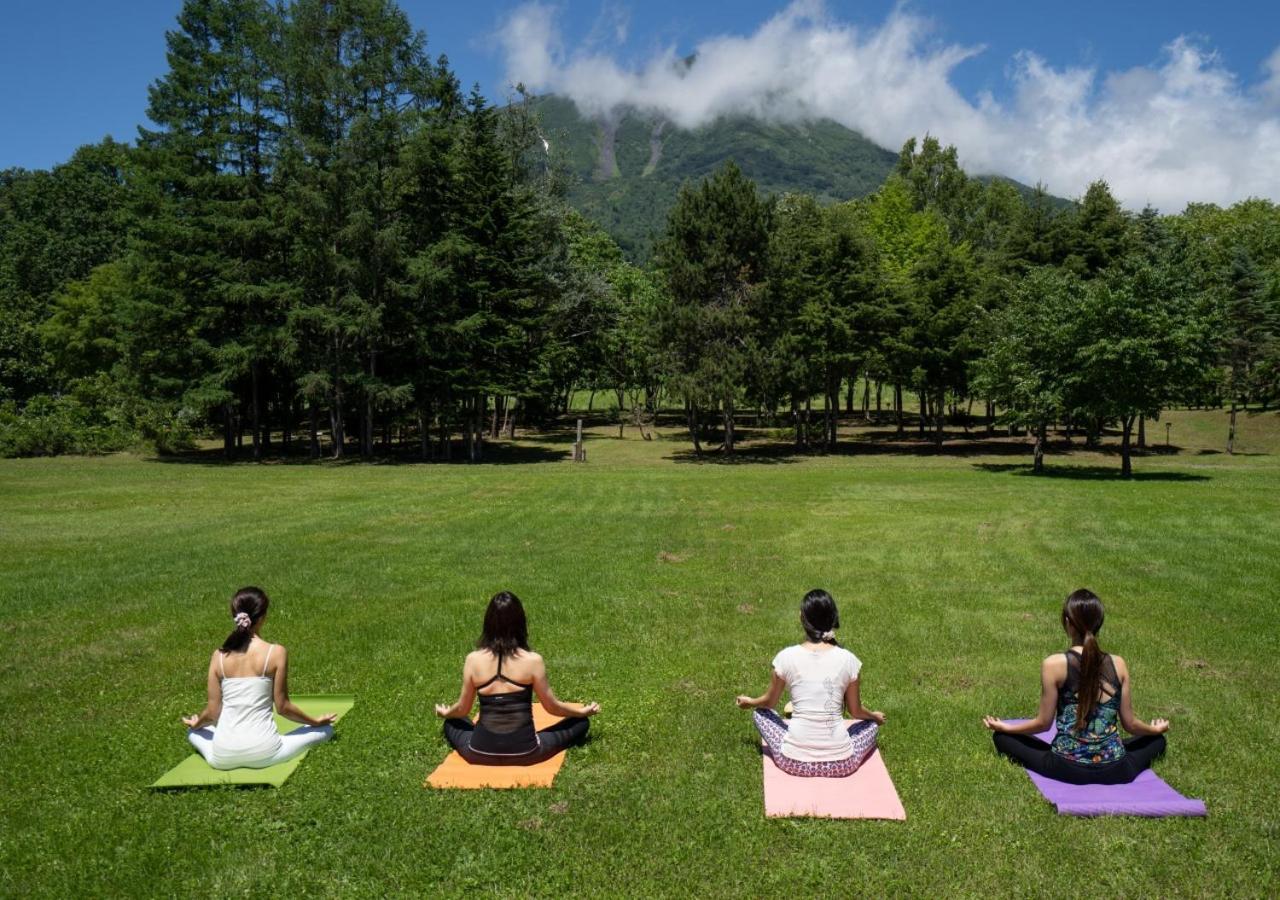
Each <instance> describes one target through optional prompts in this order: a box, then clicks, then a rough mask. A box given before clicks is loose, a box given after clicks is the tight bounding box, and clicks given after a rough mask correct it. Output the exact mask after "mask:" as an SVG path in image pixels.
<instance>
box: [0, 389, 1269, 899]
mask: <svg viewBox="0 0 1280 900" xmlns="http://www.w3.org/2000/svg"><path fill="white" fill-rule="evenodd" d="M1173 421H1174V428H1173V430H1172V435H1173V442H1174V444H1181V449H1180V452H1177V453H1169V454H1158V455H1152V456H1150V457H1145V458H1142V459H1139V460H1137V462H1136V470H1137V472H1138V473H1139V475H1140V477H1139V478H1138V479H1136V480H1134V481H1132V482H1127V483H1126V482H1122V481H1120V480H1118V479H1117V478H1115V477H1114V475H1115V471H1116V469H1118V460H1117V459H1116V458H1115V456H1114V455H1113V454H1110V453H1099V454H1085V453H1082V452H1075V453H1071V454H1066V453H1064V452H1055V453H1054V454H1053V455H1051V457H1050V459H1049V463H1050V465H1051V466H1052V467H1053V468H1054V470H1055V472H1056V473H1058V474H1059V475H1067V476H1072V477H1048V478H1034V477H1028V476H1027V475H1025V471H1026V470H1025V468H1024V464H1025V463H1028V462H1029V456H1027V455H1026V449H1025V448H1022V447H1017V448H1009V447H1002V446H999V445H992V446H988V447H985V448H984V447H979V446H970V445H967V444H964V443H962V442H958V443H956V444H954V445H951V446H950V447H949V448H948V450H947V452H944V453H943V454H940V455H935V454H933V453H932V452H923V453H911V452H903V450H902V448H898V449H892V448H887V447H885V446H884V442H883V441H875V440H872V439H871V438H870V436H869V435H861V438H862V439H861V441H860V442H859V443H858V444H857V445H855V446H856V447H857V448H858V449H857V450H851V451H850V452H849V453H845V454H840V455H834V456H827V457H819V456H815V457H800V456H792V455H789V454H786V453H780V452H765V451H759V452H756V453H754V454H750V453H749V454H746V455H745V457H744V459H743V460H742V461H741V462H740V463H739V464H735V465H723V464H716V463H690V462H686V461H685V460H687V457H686V456H685V455H684V453H683V451H684V450H685V447H686V445H685V444H684V443H683V442H682V441H681V440H680V435H679V434H678V433H675V432H672V433H671V434H669V435H667V436H665V437H663V438H661V439H659V440H656V441H652V442H644V441H640V440H638V439H635V437H636V436H635V435H634V434H633V433H632V432H631V431H628V439H626V440H621V441H619V440H616V439H614V438H612V437H609V436H608V435H612V434H614V433H615V432H614V430H613V429H611V428H607V427H603V426H602V427H601V429H600V431H599V435H598V436H597V437H595V438H594V439H593V440H592V442H591V444H590V462H589V463H588V464H587V465H585V466H575V465H574V464H572V463H569V462H565V461H562V460H563V459H564V454H566V453H567V444H566V443H565V440H564V436H563V435H555V436H550V437H548V438H546V439H543V440H537V441H535V440H528V441H521V442H520V446H519V447H518V448H514V449H508V450H507V451H505V453H504V452H499V453H497V454H495V457H496V458H498V459H503V458H506V459H536V460H551V461H535V462H512V463H510V464H505V465H504V464H488V465H480V466H466V465H462V464H456V465H447V466H445V465H438V466H415V465H351V464H348V465H329V464H325V465H319V466H311V465H263V466H254V465H251V464H245V465H236V466H222V465H210V464H204V463H202V462H198V461H197V462H185V463H184V462H169V463H165V462H157V461H153V460H148V459H142V458H138V457H131V456H114V457H107V458H100V459H52V460H17V461H8V462H4V463H0V511H2V512H3V516H2V518H0V585H3V587H0V651H2V652H0V733H2V734H3V737H2V738H0V769H2V770H3V772H4V773H5V780H6V785H7V790H6V791H5V792H4V794H3V797H2V799H0V813H2V815H3V821H4V826H5V827H4V828H3V832H2V833H0V863H2V864H3V866H4V869H5V872H6V875H7V879H8V884H9V885H10V887H9V888H8V889H6V893H10V892H11V893H14V894H28V893H34V894H44V895H65V894H70V893H73V892H74V893H90V894H105V893H126V894H134V893H149V894H195V893H200V894H209V895H219V894H226V893H231V892H234V893H253V894H262V893H268V892H270V893H272V894H287V893H293V892H309V893H360V894H375V893H377V894H381V893H384V892H387V891H403V892H415V893H433V894H435V893H443V894H455V893H459V894H460V893H465V892H473V891H476V890H480V891H485V892H494V893H499V894H504V895H512V894H549V893H553V892H560V891H579V892H582V893H591V894H616V893H623V892H626V893H638V894H673V895H691V894H710V895H714V896H722V895H735V894H736V895H760V894H768V893H783V892H786V893H799V892H812V893H815V894H818V893H820V894H848V893H897V892H911V893H930V894H942V895H948V894H956V893H965V894H969V893H973V894H976V893H990V892H996V893H1000V894H1009V893H1013V894H1050V895H1059V894H1062V893H1065V892H1068V891H1073V890H1076V889H1078V886H1080V885H1082V884H1083V885H1087V890H1089V891H1090V892H1096V893H1107V894H1112V893H1122V892H1123V893H1136V894H1145V895H1153V894H1161V895H1167V894H1185V895H1204V894H1222V895H1225V894H1242V895H1261V894H1267V893H1270V892H1272V891H1273V890H1274V885H1275V884H1276V879H1277V859H1278V858H1280V852H1278V851H1280V846H1278V838H1280V835H1278V834H1277V823H1278V821H1280V820H1278V817H1277V800H1276V792H1275V791H1274V789H1273V785H1274V773H1275V769H1276V766H1277V762H1278V761H1280V751H1278V750H1277V749H1276V748H1277V747H1280V725H1277V722H1276V720H1275V718H1274V716H1273V715H1271V713H1272V711H1273V710H1274V706H1275V703H1274V698H1275V696H1276V695H1277V693H1278V692H1280V674H1278V673H1277V668H1276V665H1275V660H1276V658H1277V653H1278V651H1280V646H1278V644H1280V637H1278V636H1280V613H1278V612H1277V606H1276V595H1275V585H1276V584H1277V582H1278V581H1280V528H1278V527H1277V522H1280V491H1278V490H1277V488H1278V487H1280V419H1277V417H1276V416H1275V414H1270V415H1258V416H1254V417H1251V418H1250V419H1249V420H1248V422H1247V423H1246V424H1245V426H1244V428H1243V434H1242V438H1241V446H1242V449H1244V450H1245V451H1247V452H1248V453H1249V454H1252V455H1240V456H1236V457H1227V456H1225V455H1223V454H1219V453H1217V452H1214V451H1216V450H1218V449H1220V448H1221V445H1222V443H1223V442H1224V441H1225V433H1226V429H1225V417H1224V416H1223V415H1222V414H1220V413H1180V414H1174V418H1173ZM1158 437H1159V438H1161V439H1162V438H1163V437H1164V434H1163V427H1162V426H1160V427H1159V434H1158ZM1151 438H1152V440H1153V441H1154V440H1155V439H1156V438H1157V434H1156V429H1155V428H1153V429H1152V434H1151ZM908 449H909V448H908ZM1015 451H1016V454H1017V455H1014V453H1015ZM242 583H259V584H261V585H262V586H263V587H265V588H266V589H267V590H268V591H269V592H270V593H271V595H272V597H273V600H274V606H273V608H272V616H271V620H270V623H269V626H268V629H267V632H268V637H271V638H273V639H275V640H279V641H281V642H284V643H286V644H287V645H288V646H289V648H290V651H291V656H292V658H293V660H294V678H293V687H294V690H295V691H297V692H326V691H331V692H354V693H356V694H357V695H358V705H357V707H356V709H355V710H354V711H353V712H352V713H351V714H350V716H349V717H348V718H347V719H346V720H344V722H343V723H342V726H341V728H340V738H339V740H338V741H337V742H335V743H334V744H332V745H330V746H326V747H323V748H321V749H320V750H318V751H317V752H315V753H314V754H313V755H312V756H311V758H310V759H308V760H307V761H306V762H305V763H304V764H303V766H302V767H301V768H300V769H299V771H298V772H297V774H296V775H295V776H294V777H293V778H292V780H290V781H289V783H288V784H286V785H285V786H284V787H283V788H282V789H280V790H278V791H271V790H261V791H255V790H250V791H243V790H234V789H229V790H214V791H205V792H193V793H179V794H171V795H161V796H153V795H151V794H148V793H146V792H145V791H144V790H143V787H144V785H146V784H147V783H148V782H149V781H151V780H152V779H153V778H155V777H156V776H157V775H159V774H160V773H161V772H162V771H164V769H166V768H167V767H168V766H170V765H172V764H173V763H175V762H176V761H178V760H179V759H180V758H181V757H182V756H183V755H184V754H185V753H186V752H187V751H186V743H185V741H184V740H183V734H182V728H181V725H180V724H179V722H178V717H179V715H180V714H182V713H188V712H192V711H194V710H196V709H197V708H198V707H199V705H200V703H201V700H202V694H201V691H202V683H201V677H202V673H203V667H204V665H205V661H206V660H207V657H208V653H209V651H210V650H211V649H212V647H213V646H215V645H216V643H217V642H218V641H219V640H220V639H221V638H222V636H223V634H224V632H225V631H226V629H227V627H228V626H227V622H228V620H227V614H226V612H225V606H224V603H225V598H226V597H227V596H228V595H229V594H230V592H231V591H232V589H234V588H235V587H237V586H239V585H240V584H242ZM819 585H820V586H823V587H826V588H828V589H829V590H831V591H832V592H833V593H834V594H835V596H836V598H837V599H838V600H839V601H840V603H841V609H842V612H843V614H844V620H845V627H844V629H843V630H842V634H841V636H842V639H843V640H844V641H845V642H846V643H847V644H848V645H849V646H850V647H851V648H852V649H853V650H854V651H855V652H856V653H857V654H858V655H859V656H860V657H861V658H862V659H863V661H864V664H865V670H864V671H865V676H864V677H865V687H864V696H865V697H866V698H867V701H868V703H869V704H871V705H873V707H874V708H880V709H883V710H885V711H886V712H887V713H888V715H889V723H888V725H887V726H886V728H885V729H884V730H883V732H882V735H883V738H882V748H883V752H884V756H885V760H886V762H887V764H888V767H889V770H890V772H891V773H892V775H893V777H894V779H895V781H896V783H897V786H898V789H899V791H900V793H901V795H902V798H903V801H904V803H905V805H906V808H907V814H908V820H907V821H906V822H905V823H887V822H886V823H876V822H856V823H848V822H822V821H781V822H775V821H766V820H765V819H764V818H763V814H762V801H761V793H760V762H759V759H758V758H757V756H756V754H755V751H754V749H753V744H754V740H753V731H752V728H751V725H750V721H749V717H748V715H747V714H746V713H743V712H741V711H739V710H737V709H735V708H734V707H733V703H732V698H733V695H734V694H735V693H736V692H739V691H748V690H749V691H755V690H758V689H760V688H761V687H762V686H763V683H764V679H765V678H766V673H767V666H768V661H769V659H770V658H771V656H772V654H773V653H774V652H776V650H777V649H779V648H780V647H782V646H783V645H785V644H787V643H790V642H793V641H794V640H796V638H797V634H798V632H797V629H796V627H795V617H796V607H797V604H798V601H799V598H800V596H801V595H802V594H803V592H804V591H805V590H806V589H807V588H810V587H813V586H819ZM1079 585H1088V586H1089V587H1092V588H1093V589H1095V590H1097V591H1098V592H1099V593H1100V594H1101V595H1102V596H1103V598H1104V599H1105V600H1106V601H1107V603H1108V613H1109V615H1108V624H1107V628H1106V630H1105V631H1104V633H1103V637H1104V646H1105V647H1107V648H1109V649H1111V650H1114V651H1115V652H1117V653H1121V654H1123V655H1124V656H1126V657H1127V658H1128V660H1129V663H1130V667H1131V669H1132V670H1133V672H1134V677H1135V680H1136V688H1137V692H1136V700H1137V707H1138V712H1139V714H1140V715H1143V716H1146V717H1151V716H1156V715H1162V716H1168V717H1170V718H1171V719H1172V720H1173V729H1172V731H1171V733H1170V741H1171V748H1172V749H1171V752H1170V754H1169V756H1168V757H1167V758H1166V759H1165V760H1163V761H1162V762H1161V763H1159V764H1158V770H1159V771H1160V773H1161V774H1162V775H1164V776H1165V777H1166V778H1167V779H1169V780H1170V781H1171V782H1172V783H1173V784H1174V785H1175V786H1177V787H1179V788H1180V789H1182V790H1183V791H1185V792H1187V793H1191V794H1193V795H1196V796H1201V797H1204V798H1205V799H1206V800H1207V802H1208V804H1209V810H1210V817H1209V818H1208V819H1207V820H1205V821H1186V820H1181V821H1179V820H1167V821H1155V822H1152V821H1136V820H1135V821H1131V820H1114V821H1088V820H1081V821H1075V820H1069V819H1065V818H1059V817H1057V816H1055V815H1054V814H1053V813H1052V812H1051V810H1050V808H1049V807H1047V805H1045V804H1044V803H1043V802H1042V801H1041V800H1040V798H1039V797H1038V795H1037V794H1036V793H1035V792H1034V790H1033V789H1032V787H1031V785H1030V784H1029V783H1028V781H1027V779H1026V776H1025V775H1024V774H1023V773H1022V772H1021V771H1019V770H1017V769H1016V768H1014V767H1012V766H1010V765H1008V764H1006V763H1003V762H1001V761H1000V760H999V759H997V758H996V757H995V756H994V755H993V753H992V752H991V750H990V742H989V738H988V736H987V734H986V733H985V732H984V731H983V730H982V729H981V726H980V717H981V716H982V714H984V713H987V712H992V713H997V714H1003V715H1015V714H1019V713H1023V714H1026V713H1029V712H1030V711H1031V709H1032V708H1033V703H1034V700H1035V692H1036V673H1037V663H1038V660H1039V659H1040V658H1041V657H1042V656H1044V655H1045V654H1047V653H1049V652H1052V651H1055V650H1057V649H1060V648H1061V646H1062V635H1061V632H1060V630H1059V629H1058V627H1057V624H1056V614H1057V610H1058V607H1059V604H1060V602H1061V598H1062V596H1063V595H1064V594H1065V593H1066V592H1067V591H1069V590H1070V589H1071V588H1074V587H1077V586H1079ZM499 588H510V589H512V590H514V591H516V592H517V593H518V594H519V595H520V596H521V597H522V598H524V599H525V601H526V604H527V605H528V607H529V609H530V614H531V624H532V639H533V642H534V645H535V647H537V648H538V649H540V650H541V651H543V652H544V654H546V656H547V658H548V660H549V662H550V666H551V673H552V680H553V683H554V684H555V685H556V687H557V689H558V690H559V692H560V693H561V694H562V695H563V696H567V697H575V698H581V699H593V700H599V701H600V702H601V703H602V704H603V706H604V712H603V714H602V715H601V716H600V717H599V718H598V719H596V720H595V723H594V726H593V735H594V736H593V740H592V741H591V742H590V743H589V745H588V746H586V747H584V748H581V749H578V750H574V751H572V756H571V757H570V759H569V760H568V762H567V764H566V766H565V768H564V770H563V771H562V773H561V775H560V777H559V780H558V782H557V786H556V788H555V789H554V790H552V791H550V792H533V791H520V792H512V793H490V792H477V793H433V792H430V791H426V790H423V789H422V788H421V783H422V780H423V778H424V777H425V776H426V773H427V772H428V771H429V769H430V768H431V767H432V766H434V765H435V764H436V763H437V762H439V761H440V760H441V759H442V758H443V757H444V755H445V745H444V743H443V740H442V739H441V737H440V734H439V726H438V724H437V721H436V720H435V719H434V717H433V716H432V714H431V705H432V703H434V702H436V701H439V700H448V699H452V697H453V696H454V692H455V691H456V689H457V679H458V673H459V671H460V666H461V660H462V656H463V654H464V653H465V652H466V651H467V649H468V648H469V646H470V644H471V642H472V641H473V640H474V638H475V635H476V633H477V631H478V625H479V618H480V613H481V610H482V608H483V602H484V600H485V599H486V598H487V597H488V596H489V594H491V593H492V592H493V591H495V590H497V589H499ZM1084 860H1090V861H1092V862H1091V863H1089V864H1088V866H1087V867H1086V866H1085V864H1084V863H1083V861H1084Z"/></svg>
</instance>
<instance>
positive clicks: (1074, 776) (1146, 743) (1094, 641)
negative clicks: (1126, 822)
mask: <svg viewBox="0 0 1280 900" xmlns="http://www.w3.org/2000/svg"><path fill="white" fill-rule="evenodd" d="M1062 627H1063V629H1064V630H1065V631H1066V632H1067V638H1068V639H1069V640H1070V642H1071V647H1070V649H1068V650H1067V652H1066V653H1055V654H1054V655H1053V656H1050V657H1049V658H1048V659H1046V660H1045V661H1044V662H1043V663H1042V664H1041V666H1040V711H1039V712H1038V713H1037V714H1036V717H1035V718H1034V719H1031V720H1030V721H1028V722H1022V723H1020V724H1016V725H1015V724H1012V723H1009V722H1005V721H1002V720H1000V719H997V718H995V717H993V716H987V717H986V718H984V719H983V720H982V722H983V724H984V725H986V726H987V727H988V728H990V729H991V730H992V731H994V732H995V734H994V735H993V738H994V740H995V744H996V750H997V751H999V752H1000V753H1003V754H1004V755H1005V756H1008V757H1009V758H1010V759H1012V760H1014V761H1016V762H1019V763H1021V764H1022V765H1024V766H1026V767H1027V768H1028V769H1030V770H1031V771H1033V772H1036V773H1038V774H1040V775H1043V776H1045V777H1046V778H1052V779H1054V780H1055V781H1065V782H1068V783H1070V784H1124V783H1127V782H1130V781H1133V779H1135V778H1137V777H1138V774H1139V773H1140V772H1142V770H1143V769H1145V768H1147V767H1148V766H1150V765H1151V763H1152V761H1153V760H1155V759H1156V757H1158V756H1160V754H1162V753H1164V749H1165V738H1164V733H1165V732H1166V731H1168V730H1169V723H1168V722H1167V721H1165V720H1164V719H1156V720H1154V721H1153V722H1151V723H1147V722H1143V721H1142V720H1141V719H1139V718H1136V717H1135V716H1134V714H1133V696H1132V694H1133V687H1132V683H1131V681H1130V679H1129V667H1128V666H1126V665H1125V662H1124V660H1123V659H1121V658H1120V657H1118V656H1112V655H1111V654H1109V653H1103V652H1102V650H1101V648H1100V647H1099V646H1098V632H1099V631H1100V630H1102V601H1101V600H1099V599H1098V597H1097V595H1095V594H1094V593H1093V592H1092V591H1087V590H1083V589H1081V590H1078V591H1076V592H1074V593H1073V594H1071V596H1069V597H1067V600H1066V603H1064V604H1063V606H1062ZM1051 722H1052V723H1054V724H1055V726H1056V728H1057V733H1056V734H1055V735H1054V738H1053V743H1052V744H1047V743H1045V742H1044V741H1042V740H1040V739H1039V738H1036V737H1032V735H1034V734H1037V733H1038V732H1041V731H1044V730H1046V729H1047V728H1048V727H1049V724H1050V723H1051ZM1121 727H1123V728H1124V730H1125V731H1127V732H1129V733H1130V734H1132V735H1134V736H1135V737H1133V738H1132V739H1130V740H1128V741H1122V740H1121V739H1120V728H1121Z"/></svg>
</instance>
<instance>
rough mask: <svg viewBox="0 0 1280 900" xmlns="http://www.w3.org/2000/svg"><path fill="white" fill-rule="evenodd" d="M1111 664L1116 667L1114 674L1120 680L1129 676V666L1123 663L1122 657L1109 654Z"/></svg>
mask: <svg viewBox="0 0 1280 900" xmlns="http://www.w3.org/2000/svg"><path fill="white" fill-rule="evenodd" d="M1111 664H1112V665H1114V666H1115V667H1116V674H1117V675H1119V676H1120V677H1121V678H1125V677H1126V676H1128V674H1129V664H1128V663H1126V662H1125V661H1124V657H1123V656H1116V655H1115V654H1114V653H1112V654H1111Z"/></svg>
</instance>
